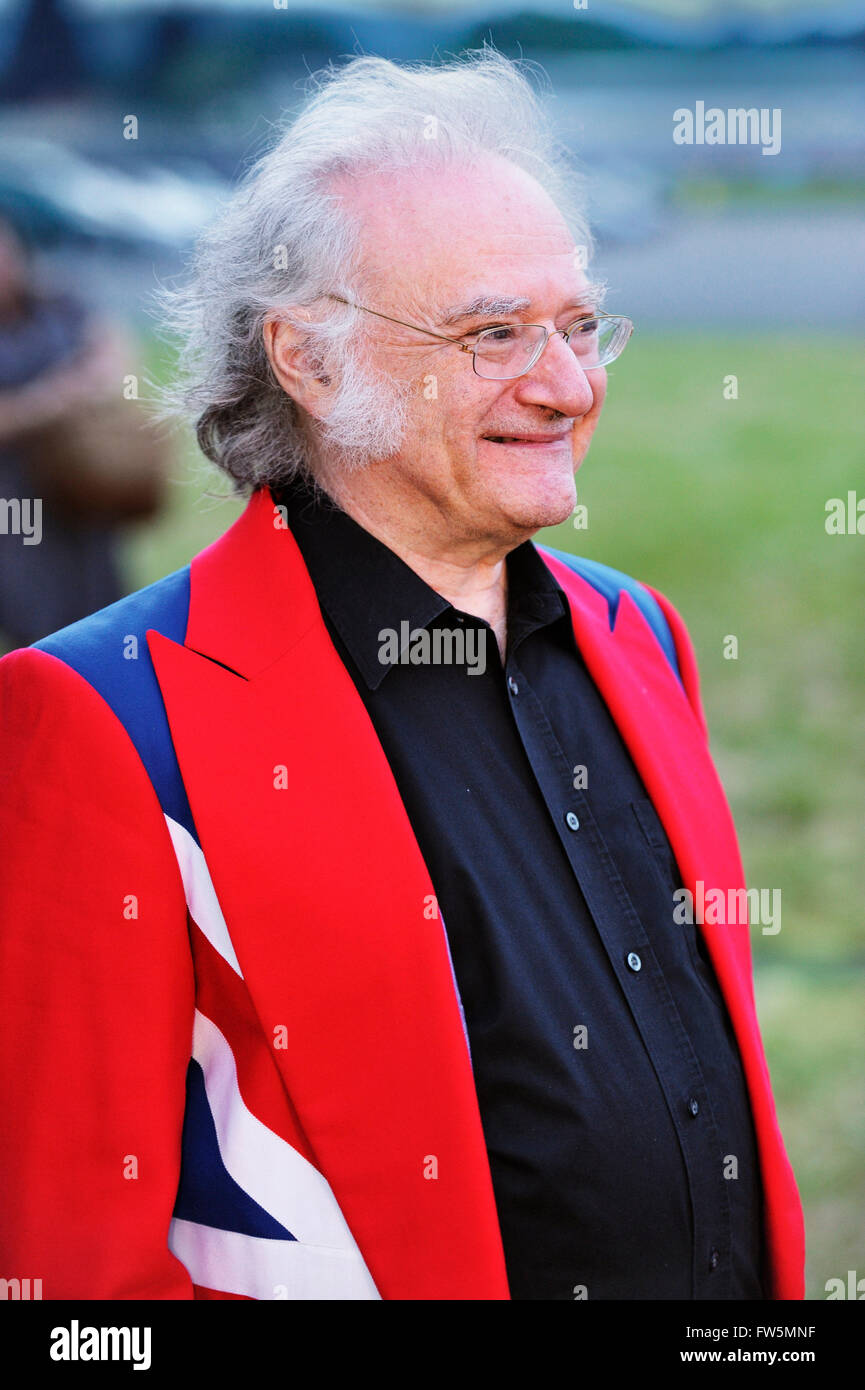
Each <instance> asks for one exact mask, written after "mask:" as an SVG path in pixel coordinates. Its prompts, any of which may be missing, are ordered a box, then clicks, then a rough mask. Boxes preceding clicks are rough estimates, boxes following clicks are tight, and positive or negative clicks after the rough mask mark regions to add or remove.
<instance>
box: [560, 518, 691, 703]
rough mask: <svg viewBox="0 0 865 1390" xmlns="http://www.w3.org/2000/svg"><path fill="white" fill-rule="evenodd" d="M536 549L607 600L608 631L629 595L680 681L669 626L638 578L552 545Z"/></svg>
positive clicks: (660, 609)
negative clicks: (620, 603) (561, 565)
mask: <svg viewBox="0 0 865 1390" xmlns="http://www.w3.org/2000/svg"><path fill="white" fill-rule="evenodd" d="M538 549H539V550H540V551H542V552H545V553H546V554H547V555H552V556H553V558H554V559H556V560H559V561H560V562H561V563H562V564H563V565H567V566H568V568H569V569H571V570H573V571H574V573H575V574H578V575H579V576H580V578H581V579H584V580H585V581H586V583H587V584H591V586H592V588H593V589H594V590H595V591H596V592H597V593H599V594H600V595H601V597H602V598H604V599H605V600H606V602H607V604H608V606H609V610H610V628H611V629H612V628H613V626H614V625H615V621H616V612H617V610H618V607H619V599H620V597H621V595H622V593H623V592H624V593H626V594H628V595H630V597H631V598H632V599H633V601H634V603H635V604H636V605H637V607H638V608H639V610H640V612H641V613H642V615H643V617H644V618H645V619H646V622H647V623H648V624H649V627H650V628H651V630H652V632H653V633H654V635H655V637H656V638H657V641H658V643H659V645H660V647H661V650H662V651H663V653H664V656H665V657H666V658H667V661H668V662H669V663H670V666H671V667H672V669H673V671H674V673H675V675H676V676H677V677H678V679H679V680H680V681H681V680H682V673H681V671H680V669H679V661H678V657H677V653H676V643H675V640H674V637H673V633H672V632H671V630H670V624H669V622H668V621H667V618H666V616H665V614H664V610H663V608H662V607H661V605H660V603H659V602H658V600H657V598H656V597H655V595H654V593H653V592H652V591H651V590H650V589H648V588H647V587H646V585H645V584H641V583H640V581H639V580H638V579H633V578H632V577H631V575H629V574H624V573H623V572H622V571H621V570H617V569H613V568H612V567H611V566H610V565H603V564H601V562H600V560H589V559H586V557H585V556H583V555H570V554H568V552H567V551H564V550H553V549H552V547H551V546H547V545H545V546H539V547H538Z"/></svg>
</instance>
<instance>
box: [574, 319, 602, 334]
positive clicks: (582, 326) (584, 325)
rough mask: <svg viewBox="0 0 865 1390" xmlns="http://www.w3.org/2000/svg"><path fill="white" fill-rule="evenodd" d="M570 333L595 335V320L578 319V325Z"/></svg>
mask: <svg viewBox="0 0 865 1390" xmlns="http://www.w3.org/2000/svg"><path fill="white" fill-rule="evenodd" d="M571 331H572V333H597V331H598V320H597V319H591V318H589V319H580V321H579V323H578V324H577V325H576V326H575V327H574V328H573V329H572V330H571Z"/></svg>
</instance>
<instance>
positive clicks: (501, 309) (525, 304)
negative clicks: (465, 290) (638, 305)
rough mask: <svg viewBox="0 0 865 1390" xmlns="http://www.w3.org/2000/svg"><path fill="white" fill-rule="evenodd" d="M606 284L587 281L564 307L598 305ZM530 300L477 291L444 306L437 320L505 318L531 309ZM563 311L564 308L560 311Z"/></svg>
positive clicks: (450, 324)
mask: <svg viewBox="0 0 865 1390" xmlns="http://www.w3.org/2000/svg"><path fill="white" fill-rule="evenodd" d="M606 289H607V286H606V284H605V282H604V281H601V280H598V281H595V282H590V283H588V284H586V285H585V286H584V287H583V289H581V290H580V291H579V294H577V295H576V296H575V297H574V299H573V300H572V301H571V303H570V304H569V305H566V308H568V309H570V308H575V309H576V308H581V309H582V308H586V309H599V308H600V306H601V303H602V302H603V298H604V295H605V293H606ZM531 305H532V301H531V300H530V299H526V298H525V297H524V296H523V297H514V296H513V295H501V294H479V295H477V296H476V297H475V298H474V299H470V300H468V301H467V302H466V303H464V304H453V305H451V306H450V308H448V309H445V310H444V312H443V314H442V316H441V317H440V318H439V320H438V322H439V324H440V325H441V326H442V327H446V328H454V327H456V325H457V324H460V323H463V322H464V321H465V320H466V319H476V318H505V317H507V316H508V315H511V314H521V313H523V312H524V311H525V310H526V309H530V308H531ZM562 312H564V311H562Z"/></svg>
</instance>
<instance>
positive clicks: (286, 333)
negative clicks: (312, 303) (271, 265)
mask: <svg viewBox="0 0 865 1390" xmlns="http://www.w3.org/2000/svg"><path fill="white" fill-rule="evenodd" d="M309 317H310V315H309V310H308V309H292V310H287V311H282V312H281V313H273V314H269V315H268V316H267V318H266V319H265V321H264V326H263V329H262V335H263V339H264V350H265V352H266V353H267V359H268V361H269V362H270V366H271V369H272V371H273V374H274V376H275V377H276V379H277V381H278V382H279V384H280V386H281V387H282V389H283V391H284V392H285V394H286V395H287V396H291V398H292V400H294V401H297V403H298V404H299V405H302V406H303V408H304V410H306V411H307V412H308V414H310V415H312V416H314V417H315V418H316V419H321V418H322V417H323V415H325V414H326V408H325V407H326V403H327V402H328V401H329V400H330V397H331V395H332V387H331V384H330V377H329V376H327V375H326V374H325V372H324V371H323V370H322V366H321V363H320V361H319V360H318V359H317V357H316V356H315V354H314V353H313V352H312V351H311V348H310V344H309V339H308V335H307V333H306V331H305V329H304V328H303V324H302V320H303V319H309ZM298 320H300V322H298Z"/></svg>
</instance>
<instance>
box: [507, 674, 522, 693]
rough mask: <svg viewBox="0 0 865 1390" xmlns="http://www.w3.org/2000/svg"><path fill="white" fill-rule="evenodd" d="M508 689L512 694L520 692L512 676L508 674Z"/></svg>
mask: <svg viewBox="0 0 865 1390" xmlns="http://www.w3.org/2000/svg"><path fill="white" fill-rule="evenodd" d="M508 690H509V691H510V692H511V694H512V695H519V693H520V687H519V686H518V685H517V683H516V681H515V680H514V678H513V676H508Z"/></svg>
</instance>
